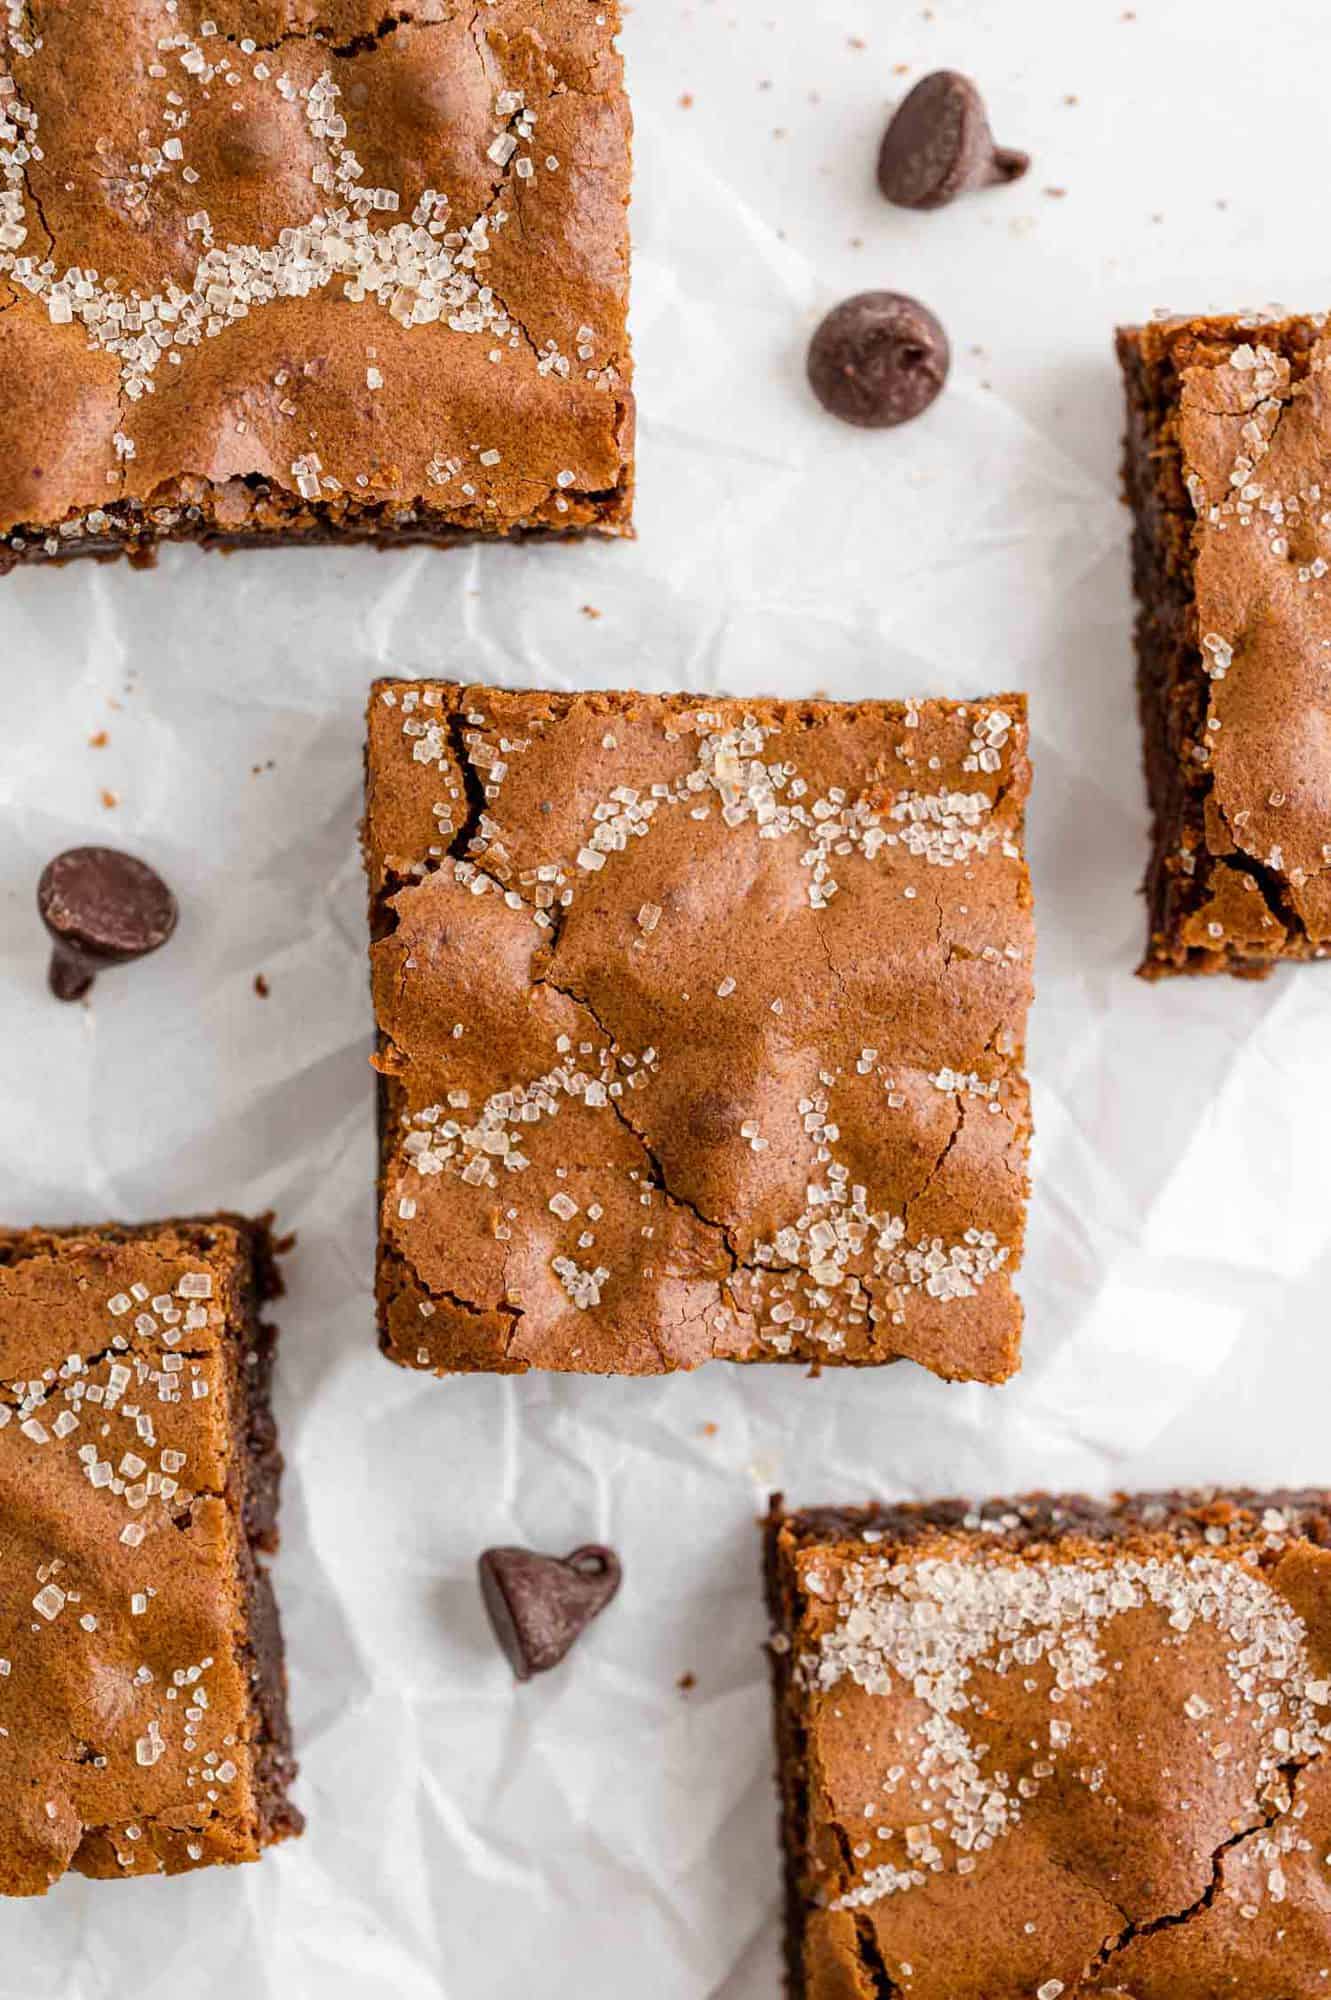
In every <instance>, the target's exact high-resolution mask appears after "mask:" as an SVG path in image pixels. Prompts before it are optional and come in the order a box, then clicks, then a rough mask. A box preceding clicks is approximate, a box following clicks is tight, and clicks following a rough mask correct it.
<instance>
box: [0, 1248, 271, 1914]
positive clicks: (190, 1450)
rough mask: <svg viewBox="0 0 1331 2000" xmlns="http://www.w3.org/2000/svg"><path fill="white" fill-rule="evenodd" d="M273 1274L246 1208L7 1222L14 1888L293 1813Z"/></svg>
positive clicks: (233, 1850)
mask: <svg viewBox="0 0 1331 2000" xmlns="http://www.w3.org/2000/svg"><path fill="white" fill-rule="evenodd" d="M279 1290H280V1283H279V1279H278V1275H277V1270H276V1265H275V1263H274V1258H273V1244H272V1241H271V1238H270V1236H269V1232H268V1228H267V1225H266V1223H263V1222H248V1221H245V1220H243V1219H242V1218H241V1217H238V1216H230V1215H225V1216H216V1217H208V1218H203V1219H200V1220H195V1221H188V1222H166V1223H159V1224H147V1225H143V1226H139V1227H132V1228H131V1227H125V1228H122V1227H119V1226H115V1225H108V1226H107V1227H105V1228H99V1229H86V1230H85V1229H76V1230H41V1229H34V1230H27V1231H24V1232H14V1233H6V1234H0V1525H2V1526H3V1530H4V1532H3V1534H2V1535H0V1894H7V1895H40V1894H42V1893H44V1892H45V1890H46V1889H47V1888H49V1887H50V1886H51V1884H52V1883H54V1882H55V1881H57V1880H58V1879H59V1877H60V1876H61V1875H62V1874H63V1873H64V1872H65V1870H66V1869H74V1870H76V1871H78V1872H79V1873H80V1874H84V1875H93V1876H120V1875H127V1874H134V1875H139V1874H154V1873H165V1874H177V1873H180V1872H182V1871H184V1870H187V1869H191V1868H196V1867H203V1866H207V1865H208V1864H210V1863H214V1862H235V1861H250V1860H254V1859H256V1858H257V1856H258V1855H259V1853H260V1851H261V1850H262V1849H263V1848H264V1847H265V1846H267V1845H269V1844H270V1843H271V1842H273V1841H277V1840H282V1839H285V1838H286V1837H287V1836H288V1835H290V1834H294V1833H298V1832H299V1831H300V1829H301V1825H302V1821H301V1816H300V1814H299V1812H298V1811H297V1810H296V1808H295V1806H294V1805H293V1804H292V1803H291V1801H290V1800H289V1798H288V1796H287V1791H288V1787H289V1785H290V1783H291V1781H292V1779H293V1778H294V1776H295V1769H296V1767H295V1763H294V1761H293V1758H292V1754H291V1739H290V1731H289V1727H288V1722H287V1709H286V1677H285V1671H284V1667H283V1654H282V1636H281V1629H280V1626H279V1623H278V1615H277V1607H276V1604H275V1601H274V1598H273V1592H272V1586H271V1583H270V1581H269V1577H268V1571H267V1568H266V1566H265V1564H264V1563H263V1562H262V1560H261V1556H262V1555H263V1554H264V1553H265V1552H271V1551H272V1550H273V1549H275V1548H276V1546H277V1503H278V1486H279V1481H280V1477H281V1470H282V1460H281V1454H280V1452H279V1450H278V1446H277V1434H276V1427H275V1425H274V1422H273V1416H272V1410H271V1404H270V1383H271V1375H272V1359H273V1347H274V1341H275V1338H276V1335H275V1331H274V1329H273V1328H272V1327H271V1326H270V1325H268V1324H267V1323H266V1322H265V1321H264V1320H263V1318H262V1312H263V1308H264V1305H265V1304H266V1302H267V1301H268V1300H270V1299H272V1298H273V1297H275V1296H276V1295H277V1293H278V1291H279Z"/></svg>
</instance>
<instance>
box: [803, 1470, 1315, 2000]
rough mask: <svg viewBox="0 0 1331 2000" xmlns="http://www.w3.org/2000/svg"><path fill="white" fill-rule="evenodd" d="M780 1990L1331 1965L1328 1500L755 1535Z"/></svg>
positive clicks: (1135, 1505) (813, 1517)
mask: <svg viewBox="0 0 1331 2000" xmlns="http://www.w3.org/2000/svg"><path fill="white" fill-rule="evenodd" d="M767 1571H768V1601H769V1606H770V1610H771V1616H772V1625H773V1638H772V1642H771V1646H772V1670H773V1682H774V1692H775V1699H776V1733H777V1751H778V1763H779V1771H780V1784H781V1793H782V1804H783V1837H784V1846H785V1856H786V1894H787V1902H786V1908H787V1960H788V1974H789V1990H790V1993H791V1994H792V1996H793V2000H886V1996H888V1995H892V1996H899V1997H900V2000H906V1996H911V2000H1032V1996H1036V2000H1059V1997H1060V1996H1064V2000H1073V1997H1074V1996H1081V1995H1090V1994H1094V1995H1096V1996H1098V2000H1111V1996H1112V1997H1113V2000H1219V1996H1222V1995H1233V1996H1235V2000H1278V1996H1284V1995H1295V1994H1297V1995H1300V1996H1302V1995H1305V1994H1307V1995H1311V1994H1314V1993H1320V1992H1322V1991H1323V1990H1325V1987H1326V1985H1327V1984H1328V1983H1331V1859H1329V1857H1331V1768H1329V1767H1328V1760H1327V1754H1326V1753H1327V1746H1328V1744H1331V1494H1327V1493H1322V1492H1299V1493H1289V1492H1274V1493H1266V1494H1263V1493H1254V1492H1249V1491H1235V1492H1205V1493H1163V1494H1145V1495H1139V1496H1135V1497H1131V1498H1120V1499H1118V1500H1115V1501H1113V1502H1111V1503H1109V1504H1106V1505H1101V1504H1097V1503H1096V1502H1093V1501H1089V1500H1086V1499H1083V1498H1081V1497H1079V1496H1072V1497H1068V1498H1057V1499H1056V1498H1051V1497H1049V1496H1046V1495H1040V1494H1036V1495H1032V1496H1028V1497H1027V1498H1024V1499H1021V1500H1015V1501H993V1502H990V1503H988V1504H986V1505H985V1506H983V1507H971V1506H968V1505H967V1504H965V1503H963V1502H942V1503H938V1504H936V1505H933V1506H928V1505H926V1506H900V1507H864V1508H844V1509H838V1508H823V1509H813V1510H810V1511H806V1512H798V1513H789V1514H788V1513H786V1512H785V1511H784V1509H783V1507H782V1505H781V1502H780V1500H779V1499H777V1500H775V1501H774V1502H773V1503H772V1509H771V1513H770V1517H769V1521H768V1527H767Z"/></svg>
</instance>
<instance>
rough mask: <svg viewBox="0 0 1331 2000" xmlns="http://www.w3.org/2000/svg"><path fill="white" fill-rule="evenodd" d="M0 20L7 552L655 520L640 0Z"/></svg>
mask: <svg viewBox="0 0 1331 2000" xmlns="http://www.w3.org/2000/svg"><path fill="white" fill-rule="evenodd" d="M31 13H32V17H33V18H32V20H30V19H29V10H27V9H24V8H22V7H18V8H10V9H9V13H8V19H7V20H6V19H4V18H2V17H0V376H3V379H4V383H5V393H4V396H3V397H0V571H3V570H4V569H6V568H9V567H10V566H12V564H14V563H16V562H20V561H26V560H33V559H36V560H41V559H44V558H49V557H65V556H70V555H75V554H83V553H92V554H109V553H116V552H124V553H128V554H130V555H131V556H132V557H134V558H135V559H136V560H139V561H148V560H151V559H152V557H153V552H154V550H155V548H156V546H157V544H158V543H159V542H162V541H167V540H193V541H203V542H221V543H234V544H241V543H245V544H262V543H273V542H277V543H290V542H304V541H314V542H318V541H330V540H332V541H345V540H369V541H375V542H380V543H387V542H392V541H397V540H404V541H437V542H449V541H457V540H461V539H474V538H476V537H486V536H495V535H520V536H548V535H564V534H569V533H582V532H595V533H604V534H612V535H614V534H624V533H627V532H629V521H630V507H631V488H632V452H633V404H632V396H631V392H630V387H629V383H630V363H629V352H628V339H627V332H626V327H625V310H626V303H627V291H628V238H627V219H626V205H627V200H628V189H629V146H630V128H629V113H628V106H627V101H626V99H625V96H624V91H623V77H622V67H621V63H620V59H619V55H618V52H617V49H616V46H615V36H616V34H617V32H618V28H619V9H618V6H617V4H616V0H606V4H605V5H604V6H591V5H588V4H586V0H543V4H537V3H536V0H492V4H490V5H488V6H485V7H475V6H468V7H463V6H460V5H458V4H456V0H422V4H420V5H419V6H414V7H412V8H411V9H409V10H399V11H398V12H396V13H388V14H386V13H385V12H384V10H383V9H382V8H381V7H379V6H378V5H375V6H370V5H367V4H366V0H331V4H329V5H328V6H325V7H322V8H320V9H319V10H318V21H317V24H316V25H311V21H312V15H311V10H310V9H309V8H308V7H305V6H297V5H295V4H294V0H262V4H260V5H257V6H255V5H246V6H241V5H239V4H237V0H220V4H216V5H214V4H213V0H147V4H144V5H136V6H135V7H133V8H129V9H126V8H122V7H111V6H107V7H101V6H96V5H92V4H87V5H69V6H64V7H56V8H43V9H41V10H40V13H38V10H31Z"/></svg>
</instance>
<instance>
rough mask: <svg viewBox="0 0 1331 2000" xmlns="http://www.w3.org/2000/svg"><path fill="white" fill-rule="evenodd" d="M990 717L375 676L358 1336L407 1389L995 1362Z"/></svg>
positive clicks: (1016, 954)
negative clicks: (426, 1375)
mask: <svg viewBox="0 0 1331 2000" xmlns="http://www.w3.org/2000/svg"><path fill="white" fill-rule="evenodd" d="M1028 784H1029V770H1028V766H1027V760H1026V719H1025V705H1024V702H1023V700H1022V698H1021V697H1019V696H1002V697H999V698H996V699H994V700H992V701H977V702H974V703H970V704H963V703H952V702H942V701H935V702H925V703H921V704H919V705H918V706H909V705H896V704H891V703H886V702H883V703H872V702H867V703H862V704H859V705H851V704H842V703H836V702H817V701H815V702H777V701H771V700H756V701H752V702H739V701H729V700H721V699H716V700H704V699H701V698H697V697H692V696H683V695H679V696H645V695H643V696H638V695H630V694H580V695H567V694H545V693H534V692H533V693H505V692H503V691H499V690H495V689H488V688H474V687H473V688H461V687H457V686H453V685H451V684H429V683H413V682H383V683H380V684H379V685H378V686H377V687H376V688H375V689H374V691H373V695H372V698H371V702H370V713H369V760H368V802H367V814H366V824H365V851H366V861H367V867H368V870H369V876H370V889H371V924H372V930H373V936H374V944H373V952H372V957H373V980H374V994H375V1009H376V1017H377V1021H378V1027H379V1052H378V1058H377V1060H378V1066H379V1069H380V1073H381V1077H382V1095H381V1113H382V1118H381V1135H382V1179H381V1219H380V1252H379V1305H380V1315H381V1318H380V1326H381V1335H382V1340H383V1345H384V1347H385V1350H386V1351H387V1352H388V1353H389V1354H390V1355H391V1356H392V1357H393V1359H394V1360H397V1361H399V1362H402V1363H404V1364H405V1365H407V1366H415V1367H422V1368H429V1369H435V1370H440V1371H448V1370H475V1369H481V1370H500V1371H507V1372H512V1371H520V1370H525V1369H528V1368H553V1369H564V1370H571V1371H575V1372H589V1373H603V1374H635V1375H636V1374H657V1373H663V1372H667V1371H669V1370H672V1369H676V1368H691V1367H694V1366H696V1365H698V1364H699V1363H700V1362H703V1361H707V1360H711V1359H727V1360H733V1361H760V1360H798V1361H804V1362H813V1363H828V1364H834V1363H836V1364H851V1365H857V1364H858V1365H863V1364H866V1363H874V1362H882V1361H888V1360H893V1359H896V1358H898V1357H901V1356H908V1357H910V1358H912V1359H914V1360H917V1361H919V1362H921V1363H923V1364H924V1365H925V1366H926V1367H929V1368H932V1369H933V1370H935V1371H936V1372H937V1373H938V1374H941V1375H945V1376H949V1377H954V1378H969V1379H981V1380H990V1381H993V1380H1000V1379H1002V1378H1003V1377H1004V1376H1006V1375H1008V1374H1010V1373H1011V1372H1012V1370H1013V1368H1014V1367H1015V1366H1016V1362H1017V1353H1018V1334H1019V1326H1020V1308H1019V1305H1018V1302H1017V1299H1016V1296H1015V1294H1014V1292H1013V1289H1012V1272H1013V1270H1014V1268H1015V1266H1016V1264H1017V1263H1018V1261H1019V1257H1020V1249H1021V1240H1022V1229H1023V1223H1024V1211H1025V1194H1026V1153H1027V1143H1028V1137H1029V1129H1030V1119H1029V1108H1028V1097H1027V1090H1026V1083H1025V1078H1024V1074H1023V1068H1022V1057H1023V1044H1024V1033H1025V1018H1026V1008H1027V1003H1028V998H1029V992H1030V961H1031V950H1032V927H1031V907H1030V888H1029V882H1028V878H1027V874H1026V865H1025V861H1024V858H1023V855H1022V849H1021V836H1022V818H1023V809H1024V804H1025V798H1026V792H1027V788H1028Z"/></svg>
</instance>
